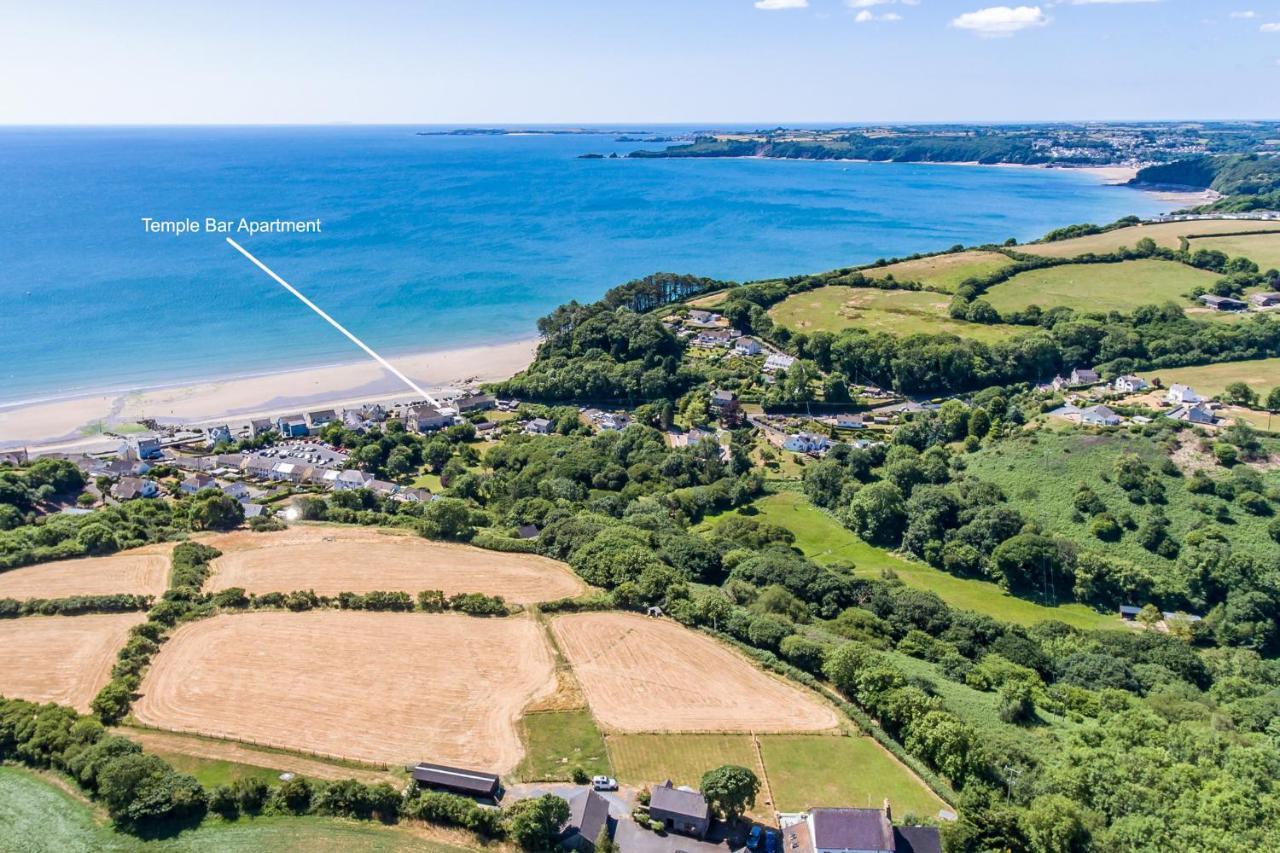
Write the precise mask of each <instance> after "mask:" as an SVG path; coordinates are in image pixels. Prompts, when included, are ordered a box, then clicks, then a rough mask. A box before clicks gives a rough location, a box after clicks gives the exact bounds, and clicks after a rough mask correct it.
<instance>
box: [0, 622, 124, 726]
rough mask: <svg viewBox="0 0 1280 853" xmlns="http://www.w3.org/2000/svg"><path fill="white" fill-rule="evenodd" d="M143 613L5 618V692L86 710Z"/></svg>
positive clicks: (0, 683)
mask: <svg viewBox="0 0 1280 853" xmlns="http://www.w3.org/2000/svg"><path fill="white" fill-rule="evenodd" d="M145 619H146V616H145V614H142V613H95V614H91V615H87V616H28V617H25V618H23V619H3V620H0V650H3V652H2V653H0V696H7V697H9V698H11V699H27V700H30V701H32V702H56V703H58V704H59V705H70V706H71V707H72V708H75V709H76V710H77V711H79V712H80V713H82V714H87V713H88V712H89V703H90V702H92V701H93V697H94V696H96V695H98V691H99V690H101V689H102V688H103V686H104V685H105V684H106V683H107V682H108V681H109V680H110V679H111V667H112V666H113V665H114V664H115V662H116V654H118V653H119V651H120V649H121V647H122V646H124V644H125V640H127V639H128V634H129V629H130V628H132V627H133V626H134V625H137V624H139V623H141V622H143V621H144V620H145Z"/></svg>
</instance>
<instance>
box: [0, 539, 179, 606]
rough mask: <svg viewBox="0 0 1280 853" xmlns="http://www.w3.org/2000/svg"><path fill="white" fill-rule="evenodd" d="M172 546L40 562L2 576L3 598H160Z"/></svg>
mask: <svg viewBox="0 0 1280 853" xmlns="http://www.w3.org/2000/svg"><path fill="white" fill-rule="evenodd" d="M169 550H170V549H169V547H168V546H163V547H160V546H154V545H148V546H147V547H145V548H139V549H137V550H135V551H126V552H124V553H122V554H114V555H112V556H110V557H81V558H79V559H75V560H55V561H53V562H50V563H37V564H35V565H33V566H23V567H22V568H19V569H10V570H9V571H7V572H3V573H0V598H17V599H24V598H69V597H70V596H73V595H113V594H115V593H131V594H134V595H160V594H161V593H162V592H164V590H165V587H166V586H167V585H168V581H169V556H168V552H169Z"/></svg>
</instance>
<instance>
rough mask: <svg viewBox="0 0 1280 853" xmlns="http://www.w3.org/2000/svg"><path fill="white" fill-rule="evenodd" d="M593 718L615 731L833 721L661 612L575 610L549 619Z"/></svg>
mask: <svg viewBox="0 0 1280 853" xmlns="http://www.w3.org/2000/svg"><path fill="white" fill-rule="evenodd" d="M551 628H552V631H553V632H554V633H555V636H556V641H557V643H558V644H559V645H560V648H561V649H562V650H563V652H564V655H565V657H566V658H567V659H568V661H569V663H570V664H571V665H572V667H573V671H574V673H575V674H576V675H577V677H578V680H579V681H580V682H581V683H582V688H583V690H584V692H585V693H586V695H587V701H588V703H589V704H590V705H591V710H592V712H593V713H594V714H595V716H596V719H597V720H599V722H600V724H601V725H602V726H603V727H605V728H606V729H609V730H612V731H616V732H662V731H668V732H748V731H756V732H766V731H771V732H807V731H823V730H826V729H831V728H834V727H835V726H836V725H837V722H838V721H837V717H836V714H835V711H833V710H832V709H831V708H830V707H829V706H827V705H826V704H825V703H823V702H822V701H821V700H819V699H818V698H817V697H816V696H814V695H812V694H810V693H808V692H806V691H804V690H802V689H800V688H799V687H794V686H792V685H791V684H788V683H787V682H785V681H783V680H782V679H780V678H775V677H773V676H771V675H769V674H767V673H765V672H763V671H762V670H760V669H758V668H757V667H756V666H754V665H753V664H752V663H751V662H750V661H749V660H747V659H746V658H744V657H743V656H742V655H740V654H738V653H737V652H735V651H733V650H732V649H730V648H728V647H726V646H724V645H722V644H720V643H718V642H717V641H716V640H714V639H712V638H711V637H708V636H706V635H704V634H699V633H697V632H696V631H691V630H689V629H688V628H685V627H683V626H681V625H679V624H677V623H675V622H671V621H668V620H666V619H649V618H646V617H644V616H637V615H633V614H629V613H576V614H572V615H567V616H560V617H557V618H556V619H554V620H553V621H552V623H551Z"/></svg>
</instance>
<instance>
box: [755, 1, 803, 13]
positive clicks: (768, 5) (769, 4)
mask: <svg viewBox="0 0 1280 853" xmlns="http://www.w3.org/2000/svg"><path fill="white" fill-rule="evenodd" d="M808 7H809V0H756V8H757V9H764V10H765V11H766V12H774V11H777V10H778V9H807V8H808Z"/></svg>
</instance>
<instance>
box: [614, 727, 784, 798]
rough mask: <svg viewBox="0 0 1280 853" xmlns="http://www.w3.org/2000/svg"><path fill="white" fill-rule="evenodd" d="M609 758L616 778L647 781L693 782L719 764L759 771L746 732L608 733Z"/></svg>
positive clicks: (642, 783)
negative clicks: (678, 733)
mask: <svg viewBox="0 0 1280 853" xmlns="http://www.w3.org/2000/svg"><path fill="white" fill-rule="evenodd" d="M605 741H606V743H608V745H609V758H610V759H611V760H612V762H613V769H614V773H615V775H616V776H617V778H618V781H619V782H622V783H623V784H630V785H649V784H652V783H655V782H662V781H664V780H666V779H670V780H671V781H672V782H674V783H676V784H677V785H692V786H695V787H696V786H697V785H698V784H699V783H700V782H701V781H702V774H703V773H706V772H707V771H708V770H714V769H715V768H717V767H719V766H720V765H722V764H737V765H740V766H742V767H749V768H751V769H752V770H753V771H755V773H756V775H760V774H761V773H762V769H761V767H760V762H759V760H758V759H757V758H756V750H755V746H754V745H753V744H752V743H751V735H749V734H723V735H719V734H698V735H695V734H688V735H672V734H634V735H608V736H607V737H606V738H605Z"/></svg>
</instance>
